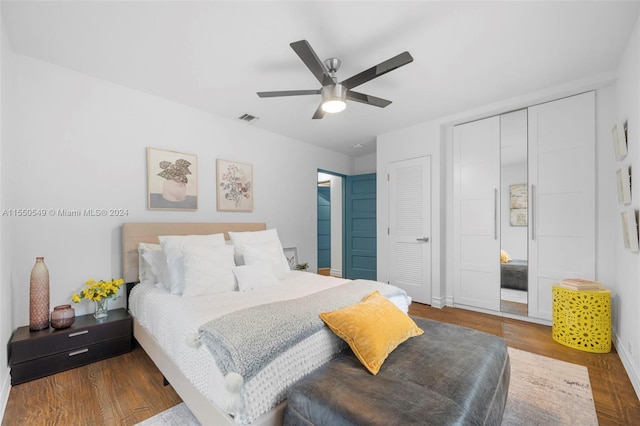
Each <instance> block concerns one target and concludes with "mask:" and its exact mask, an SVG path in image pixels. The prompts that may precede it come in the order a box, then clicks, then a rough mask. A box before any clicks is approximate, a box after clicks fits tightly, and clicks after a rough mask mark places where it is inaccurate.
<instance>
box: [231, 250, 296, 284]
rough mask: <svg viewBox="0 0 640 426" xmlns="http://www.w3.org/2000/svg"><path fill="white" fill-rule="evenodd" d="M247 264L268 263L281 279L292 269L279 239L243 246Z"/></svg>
mask: <svg viewBox="0 0 640 426" xmlns="http://www.w3.org/2000/svg"><path fill="white" fill-rule="evenodd" d="M242 252H243V253H244V263H245V265H256V264H267V265H270V266H271V268H272V269H273V273H274V274H275V276H276V278H278V279H279V280H281V279H283V278H284V277H285V276H286V275H287V274H288V273H289V272H290V271H291V269H289V262H287V257H286V256H285V255H284V252H283V251H282V246H281V245H280V242H278V241H270V242H267V243H259V244H257V243H256V244H251V245H244V246H242Z"/></svg>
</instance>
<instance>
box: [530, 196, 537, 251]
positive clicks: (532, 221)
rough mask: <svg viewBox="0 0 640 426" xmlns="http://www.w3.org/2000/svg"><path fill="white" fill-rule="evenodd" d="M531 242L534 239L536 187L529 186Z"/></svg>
mask: <svg viewBox="0 0 640 426" xmlns="http://www.w3.org/2000/svg"><path fill="white" fill-rule="evenodd" d="M530 209H531V215H530V216H531V241H535V239H536V186H535V185H531V207H530Z"/></svg>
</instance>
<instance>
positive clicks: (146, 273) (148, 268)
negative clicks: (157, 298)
mask: <svg viewBox="0 0 640 426" xmlns="http://www.w3.org/2000/svg"><path fill="white" fill-rule="evenodd" d="M151 251H162V247H160V244H149V243H138V278H139V279H140V283H143V284H148V283H151V284H155V283H157V282H158V280H157V277H156V275H155V273H154V272H153V270H152V269H153V265H152V264H151V262H150V261H149V260H146V259H145V258H144V254H145V253H148V252H151Z"/></svg>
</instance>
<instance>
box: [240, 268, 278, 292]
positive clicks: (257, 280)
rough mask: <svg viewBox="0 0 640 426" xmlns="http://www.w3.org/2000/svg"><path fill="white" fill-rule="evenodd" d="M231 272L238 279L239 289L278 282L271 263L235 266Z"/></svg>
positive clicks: (271, 285)
mask: <svg viewBox="0 0 640 426" xmlns="http://www.w3.org/2000/svg"><path fill="white" fill-rule="evenodd" d="M233 273H234V274H235V275H236V278H237V280H238V288H239V289H240V291H252V290H258V289H261V288H268V287H273V286H276V285H278V284H280V282H279V281H278V279H277V278H276V276H275V275H274V274H273V269H272V268H271V265H267V264H255V265H243V266H236V267H234V268H233Z"/></svg>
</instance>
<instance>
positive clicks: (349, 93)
mask: <svg viewBox="0 0 640 426" xmlns="http://www.w3.org/2000/svg"><path fill="white" fill-rule="evenodd" d="M290 46H291V48H292V49H293V50H294V51H295V52H296V53H297V54H298V56H299V57H300V59H302V62H304V64H305V65H306V66H307V68H309V70H310V71H311V72H312V73H313V75H314V76H315V77H316V78H317V79H318V81H319V82H320V84H322V87H321V88H320V89H317V90H283V91H276V92H257V93H258V96H260V97H261V98H275V97H279V96H300V95H322V102H321V103H320V105H319V106H318V109H317V110H316V112H315V114H313V118H314V119H320V118H323V117H324V114H325V113H326V112H328V113H335V112H340V111H342V110H343V109H345V108H346V106H347V103H346V101H347V99H349V100H350V101H356V102H361V103H363V104H367V105H373V106H377V107H380V108H384V107H386V106H387V105H389V104H390V103H391V101H388V100H386V99H381V98H377V97H375V96H371V95H365V94H364V93H360V92H354V91H353V90H351V89H353V88H354V87H357V86H359V85H361V84H364V83H366V82H367V81H370V80H373V79H374V78H377V77H380V76H381V75H383V74H386V73H388V72H389V71H393V70H395V69H396V68H400V67H401V66H403V65H406V64H408V63H410V62H412V61H413V57H412V56H411V55H410V54H409V52H402V53H401V54H399V55H396V56H394V57H393V58H391V59H387V60H386V61H384V62H381V63H379V64H378V65H376V66H374V67H371V68H369V69H367V70H365V71H362V72H361V73H359V74H356V75H354V76H353V77H350V78H348V79H346V80H343V81H341V82H340V83H338V79H337V78H336V71H338V69H339V68H340V60H339V59H337V58H329V59H327V60H326V61H324V63H323V62H322V61H321V60H320V58H318V55H316V52H314V51H313V49H312V48H311V45H310V44H309V43H308V42H307V40H300V41H295V42H293V43H291V44H290Z"/></svg>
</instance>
